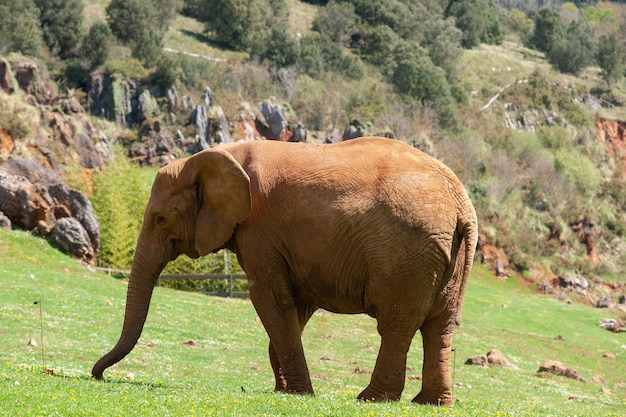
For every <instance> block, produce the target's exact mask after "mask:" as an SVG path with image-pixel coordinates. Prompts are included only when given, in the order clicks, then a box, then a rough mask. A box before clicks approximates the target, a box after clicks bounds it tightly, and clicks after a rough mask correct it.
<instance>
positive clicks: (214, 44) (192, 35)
mask: <svg viewBox="0 0 626 417" xmlns="http://www.w3.org/2000/svg"><path fill="white" fill-rule="evenodd" d="M180 32H181V33H182V34H183V35H185V36H189V37H190V38H193V39H195V40H196V41H198V42H201V43H206V44H207V45H209V46H212V47H213V48H217V49H226V50H230V49H231V47H230V46H228V45H227V44H225V43H224V42H218V41H216V40H215V39H211V38H209V37H208V36H206V35H205V34H204V33H196V32H192V31H190V30H186V29H182V30H181V31H180Z"/></svg>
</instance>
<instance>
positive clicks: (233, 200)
mask: <svg viewBox="0 0 626 417" xmlns="http://www.w3.org/2000/svg"><path fill="white" fill-rule="evenodd" d="M477 236H478V225H477V217H476V212H475V209H474V206H473V205H472V203H471V201H470V199H469V196H468V194H467V192H466V190H465V188H464V186H463V184H462V183H461V181H460V180H459V179H458V178H457V177H456V176H455V175H454V173H453V172H452V171H451V170H450V169H449V168H448V167H446V166H445V165H444V164H443V163H442V162H440V161H438V160H437V159H435V158H433V157H431V156H429V155H427V154H425V153H423V152H421V151H419V150H417V149H415V148H413V147H411V146H409V145H407V144H405V143H403V142H401V141H399V140H394V139H385V138H373V137H369V138H358V139H354V140H351V141H347V142H340V143H336V144H315V143H289V142H278V141H249V142H237V143H228V144H223V145H220V146H217V147H214V148H211V149H207V150H204V151H202V152H199V153H197V154H195V155H193V156H191V157H188V158H186V159H180V160H176V161H173V162H171V163H170V164H169V165H167V166H165V167H163V168H161V169H160V171H159V172H158V173H157V175H156V178H155V180H154V183H153V185H152V190H151V195H150V198H149V201H148V204H147V207H146V210H145V215H144V219H143V224H142V227H141V231H140V233H139V237H138V239H137V247H136V251H135V255H134V258H133V262H132V268H131V273H130V278H129V283H128V289H127V296H126V308H125V316H124V324H123V327H122V332H121V336H120V338H119V341H118V342H117V344H116V345H115V346H114V347H113V348H112V350H111V351H110V352H109V353H107V354H106V355H104V356H103V357H102V358H101V359H100V360H99V361H98V362H97V363H96V364H95V365H94V367H93V369H92V376H93V377H94V378H96V379H102V378H103V372H104V370H105V369H106V368H108V367H110V366H111V365H113V364H115V363H117V362H119V361H120V360H122V359H123V358H124V357H125V356H126V355H127V354H128V353H129V352H130V351H131V350H132V349H133V348H134V346H135V344H136V343H137V341H138V339H139V337H140V335H141V332H142V329H143V326H144V323H145V320H146V317H147V314H148V309H149V305H150V299H151V297H152V292H153V287H154V286H155V283H156V282H157V278H158V276H159V274H160V273H161V271H162V270H163V268H164V267H165V266H166V265H167V263H168V262H169V261H171V260H173V259H175V258H176V257H178V256H179V255H180V254H186V255H187V256H189V257H191V258H198V257H200V256H204V255H206V254H208V253H211V252H215V251H218V250H220V249H222V248H227V249H229V250H231V251H233V252H234V253H235V254H236V255H237V259H238V261H239V263H240V264H241V267H242V268H243V270H244V271H245V273H246V275H247V279H248V286H249V292H250V299H251V301H252V303H253V306H254V308H255V310H256V312H257V314H258V316H259V318H260V320H261V322H262V324H263V326H264V328H265V330H266V332H267V334H268V336H269V359H270V363H271V367H272V370H273V373H274V379H275V384H276V385H275V390H276V391H284V392H290V393H298V394H313V393H314V391H313V387H312V384H311V378H310V375H309V370H308V367H307V363H306V359H305V355H304V350H303V346H302V338H301V337H302V332H303V330H304V327H305V325H306V324H307V322H308V320H309V319H310V318H311V315H312V314H313V313H314V312H315V311H316V310H317V309H324V310H327V311H330V312H334V313H343V314H359V313H365V314H367V315H369V316H371V317H373V318H375V319H376V320H377V330H378V332H379V334H380V336H381V342H380V348H379V352H378V356H377V359H376V363H375V366H374V370H373V372H372V374H371V379H370V383H369V385H368V386H367V387H366V388H365V389H364V390H363V391H362V392H361V393H360V394H359V395H358V397H357V398H358V399H359V400H365V401H395V400H399V399H400V396H401V394H402V391H403V390H404V385H405V379H406V361H407V353H408V351H409V347H410V345H411V341H412V339H413V337H414V336H415V334H416V332H417V330H420V332H421V334H422V343H423V351H424V353H423V356H424V357H423V364H422V388H421V391H420V392H419V394H418V395H417V396H416V397H415V398H413V402H416V403H420V404H434V405H449V404H452V402H453V396H452V378H451V369H450V355H451V343H452V335H453V331H454V330H455V328H456V326H457V325H459V324H460V322H461V313H462V303H463V298H464V294H465V291H466V288H467V282H468V279H469V275H470V270H471V268H472V264H473V260H474V255H475V252H476V244H477Z"/></svg>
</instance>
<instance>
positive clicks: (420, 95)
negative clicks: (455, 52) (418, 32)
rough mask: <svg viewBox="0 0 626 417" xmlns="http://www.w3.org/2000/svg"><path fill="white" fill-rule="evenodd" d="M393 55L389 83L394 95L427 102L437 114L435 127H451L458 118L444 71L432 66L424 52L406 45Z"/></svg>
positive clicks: (409, 44) (456, 122)
mask: <svg viewBox="0 0 626 417" xmlns="http://www.w3.org/2000/svg"><path fill="white" fill-rule="evenodd" d="M394 56H395V58H396V61H397V62H398V64H397V66H396V68H395V70H394V72H393V75H392V77H391V82H392V84H393V85H394V86H395V87H396V89H397V90H398V92H399V93H400V94H402V95H404V96H407V97H410V98H411V99H413V100H417V101H420V102H427V103H429V104H430V105H432V106H433V107H434V108H435V110H436V111H437V118H438V120H439V124H440V125H441V126H442V127H443V128H454V127H455V126H456V125H457V124H458V115H457V111H456V105H455V102H454V99H453V97H452V94H451V93H450V85H449V84H448V81H447V80H446V75H445V73H444V71H443V70H442V69H441V68H439V67H437V66H435V65H434V64H433V62H432V61H431V60H430V57H429V56H428V53H427V52H426V51H425V50H424V49H422V48H420V47H418V46H416V45H413V44H411V43H410V42H405V43H404V44H401V45H400V46H399V47H398V48H397V49H396V51H394Z"/></svg>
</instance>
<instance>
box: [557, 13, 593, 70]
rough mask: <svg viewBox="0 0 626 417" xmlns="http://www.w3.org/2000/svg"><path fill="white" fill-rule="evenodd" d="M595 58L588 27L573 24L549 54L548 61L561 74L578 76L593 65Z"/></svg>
mask: <svg viewBox="0 0 626 417" xmlns="http://www.w3.org/2000/svg"><path fill="white" fill-rule="evenodd" d="M593 57H594V45H593V38H592V35H591V33H590V32H589V30H588V29H587V27H586V26H584V25H581V24H579V23H575V22H574V23H571V24H570V25H569V27H568V29H567V33H566V35H565V37H563V38H561V39H559V40H557V41H556V42H555V43H554V45H552V47H551V48H550V51H549V52H548V60H549V61H550V63H551V64H552V65H553V66H554V67H555V68H557V69H558V70H559V71H560V72H564V73H569V74H574V75H578V73H580V71H581V70H582V69H583V68H585V67H587V66H589V65H591V63H592V62H593Z"/></svg>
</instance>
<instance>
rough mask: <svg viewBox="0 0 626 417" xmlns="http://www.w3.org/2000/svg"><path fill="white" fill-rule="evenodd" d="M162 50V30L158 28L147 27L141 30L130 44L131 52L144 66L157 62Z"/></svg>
mask: <svg viewBox="0 0 626 417" xmlns="http://www.w3.org/2000/svg"><path fill="white" fill-rule="evenodd" d="M162 50H163V32H161V30H159V29H158V28H157V29H155V28H152V27H148V28H146V30H144V31H143V32H141V34H140V35H139V37H137V39H135V41H134V42H133V43H132V45H131V52H132V54H133V56H134V57H135V58H137V59H138V60H140V61H141V62H142V63H143V64H144V66H145V67H146V68H151V67H153V66H155V65H156V64H157V62H158V61H159V58H160V57H161V55H162V53H163V52H162Z"/></svg>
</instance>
